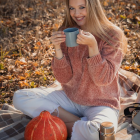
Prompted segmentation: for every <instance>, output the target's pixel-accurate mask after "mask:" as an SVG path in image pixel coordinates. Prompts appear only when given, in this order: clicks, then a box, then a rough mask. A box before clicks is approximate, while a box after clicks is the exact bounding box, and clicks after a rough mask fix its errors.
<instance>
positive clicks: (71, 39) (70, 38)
mask: <svg viewBox="0 0 140 140" xmlns="http://www.w3.org/2000/svg"><path fill="white" fill-rule="evenodd" d="M64 33H65V35H66V46H67V47H75V46H78V44H77V43H76V39H77V35H78V34H79V29H78V28H67V29H65V30H64Z"/></svg>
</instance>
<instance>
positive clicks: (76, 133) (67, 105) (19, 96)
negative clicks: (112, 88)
mask: <svg viewBox="0 0 140 140" xmlns="http://www.w3.org/2000/svg"><path fill="white" fill-rule="evenodd" d="M13 104H14V106H15V108H17V109H18V110H20V111H22V112H23V113H24V114H26V115H28V116H30V117H32V118H34V117H36V116H38V115H39V114H40V113H41V111H43V110H47V111H49V112H50V113H52V112H54V110H55V109H58V107H59V106H61V107H62V108H64V109H65V110H67V111H69V112H70V113H72V114H74V115H76V116H78V117H86V118H87V120H83V119H81V120H79V121H77V122H75V124H74V126H73V132H72V136H71V140H99V132H98V129H99V128H100V123H102V122H112V123H113V124H114V127H115V131H116V130H117V125H118V116H119V111H118V110H115V109H112V108H110V107H107V106H83V105H79V104H76V103H74V102H72V101H71V100H70V99H69V98H68V97H67V96H66V94H65V93H64V91H63V90H54V89H53V88H33V89H22V90H18V91H16V92H15V93H14V96H13Z"/></svg>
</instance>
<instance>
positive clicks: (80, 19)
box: [76, 17, 84, 21]
mask: <svg viewBox="0 0 140 140" xmlns="http://www.w3.org/2000/svg"><path fill="white" fill-rule="evenodd" d="M83 19H84V17H79V18H76V20H77V21H82V20H83Z"/></svg>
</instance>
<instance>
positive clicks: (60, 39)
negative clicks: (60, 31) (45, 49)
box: [52, 38, 65, 43]
mask: <svg viewBox="0 0 140 140" xmlns="http://www.w3.org/2000/svg"><path fill="white" fill-rule="evenodd" d="M58 41H61V42H62V41H63V42H64V41H65V38H57V39H53V40H52V43H55V42H58Z"/></svg>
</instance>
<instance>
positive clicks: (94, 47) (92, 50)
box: [77, 30, 99, 57]
mask: <svg viewBox="0 0 140 140" xmlns="http://www.w3.org/2000/svg"><path fill="white" fill-rule="evenodd" d="M77 43H78V44H82V45H88V50H89V57H92V56H95V55H97V54H99V49H98V44H97V41H96V39H95V37H94V36H93V35H92V34H91V33H89V32H84V31H83V30H80V32H79V34H78V35H77Z"/></svg>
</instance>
